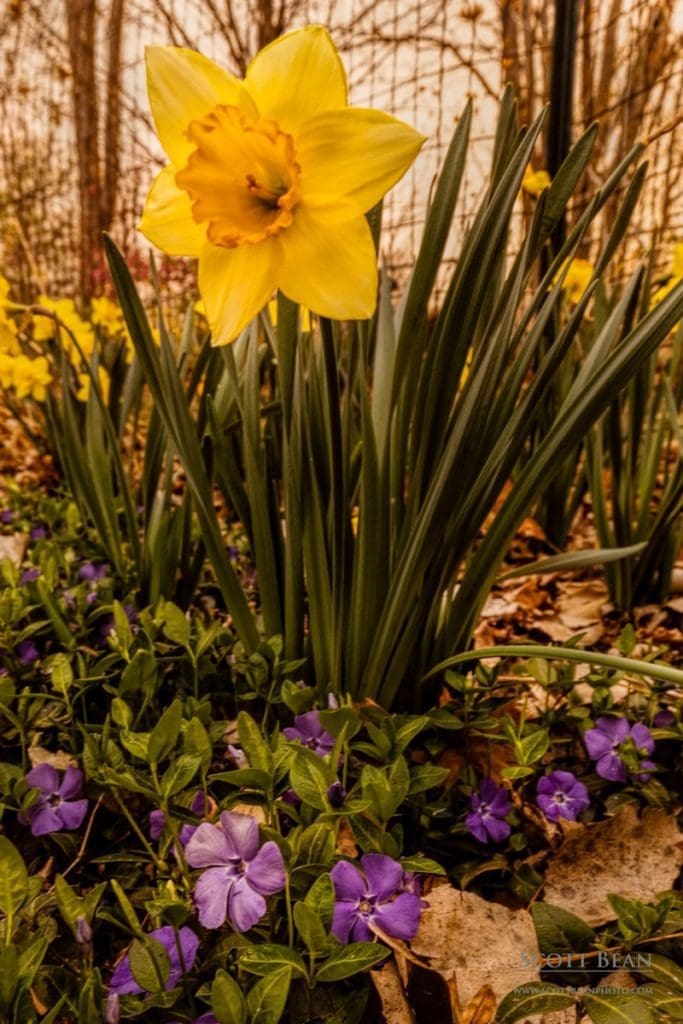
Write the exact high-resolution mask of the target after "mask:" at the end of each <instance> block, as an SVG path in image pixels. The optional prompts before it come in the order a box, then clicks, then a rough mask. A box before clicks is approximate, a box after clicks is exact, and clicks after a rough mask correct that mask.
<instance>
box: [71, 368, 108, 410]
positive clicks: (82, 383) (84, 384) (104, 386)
mask: <svg viewBox="0 0 683 1024" xmlns="http://www.w3.org/2000/svg"><path fill="white" fill-rule="evenodd" d="M97 381H98V383H99V385H100V391H101V392H102V398H103V399H104V402H105V404H106V403H107V402H108V401H109V387H110V384H111V379H110V377H109V374H108V373H107V371H106V370H105V368H104V367H103V366H98V367H97ZM91 383H92V381H91V380H90V374H89V373H79V374H78V391H77V392H76V398H77V399H78V401H79V402H87V401H88V398H89V397H90V385H91Z"/></svg>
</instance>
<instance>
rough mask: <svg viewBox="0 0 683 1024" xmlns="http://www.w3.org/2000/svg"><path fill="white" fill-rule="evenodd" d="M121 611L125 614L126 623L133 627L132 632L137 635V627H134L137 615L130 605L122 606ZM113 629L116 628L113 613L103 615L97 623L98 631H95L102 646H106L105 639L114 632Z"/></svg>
mask: <svg viewBox="0 0 683 1024" xmlns="http://www.w3.org/2000/svg"><path fill="white" fill-rule="evenodd" d="M123 610H124V612H125V613H126V618H127V619H128V621H129V622H130V624H131V626H132V627H133V632H134V633H137V631H138V629H139V627H138V626H137V625H136V623H137V620H138V617H137V614H136V613H135V609H134V608H133V606H132V605H130V604H124V606H123ZM115 628H116V623H115V620H114V614H113V612H112V613H110V614H108V615H104V616H103V617H102V618H101V619H100V623H99V626H98V629H97V635H98V637H99V639H100V642H101V643H102V644H104V645H105V646H106V640H107V637H108V636H109V634H110V633H113V632H114V629H115Z"/></svg>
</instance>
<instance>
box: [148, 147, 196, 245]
mask: <svg viewBox="0 0 683 1024" xmlns="http://www.w3.org/2000/svg"><path fill="white" fill-rule="evenodd" d="M175 175H176V169H175V167H174V166H173V164H168V165H167V166H166V167H164V169H163V171H162V172H161V174H159V175H157V177H156V178H155V179H154V182H153V184H152V187H151V189H150V192H149V195H148V196H147V202H146V203H145V209H144V210H143V213H142V220H141V221H140V224H139V225H138V228H139V230H140V231H141V232H142V233H143V235H144V236H145V238H148V239H149V240H150V242H151V243H152V244H153V245H156V246H157V248H158V249H161V250H162V252H165V253H167V254H168V255H169V256H199V253H200V250H201V248H202V245H203V244H204V242H205V240H206V224H197V223H195V221H194V220H193V219H192V208H191V205H190V197H189V196H188V194H187V192H183V190H182V189H180V188H178V186H177V185H176V183H175Z"/></svg>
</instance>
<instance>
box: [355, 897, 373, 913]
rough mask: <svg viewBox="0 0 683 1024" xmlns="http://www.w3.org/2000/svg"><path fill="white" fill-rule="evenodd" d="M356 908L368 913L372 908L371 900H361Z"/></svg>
mask: <svg viewBox="0 0 683 1024" xmlns="http://www.w3.org/2000/svg"><path fill="white" fill-rule="evenodd" d="M358 909H359V910H360V912H361V914H370V913H372V910H373V902H372V900H361V901H360V903H359V904H358Z"/></svg>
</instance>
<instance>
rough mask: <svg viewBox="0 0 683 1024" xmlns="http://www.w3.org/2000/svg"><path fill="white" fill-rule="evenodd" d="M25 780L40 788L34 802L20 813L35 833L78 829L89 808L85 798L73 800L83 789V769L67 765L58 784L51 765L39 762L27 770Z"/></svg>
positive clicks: (37, 834) (43, 833) (39, 834)
mask: <svg viewBox="0 0 683 1024" xmlns="http://www.w3.org/2000/svg"><path fill="white" fill-rule="evenodd" d="M26 782H27V783H28V785H29V786H31V788H35V789H38V790H40V794H39V796H38V800H37V802H36V803H35V804H33V806H32V807H29V809H28V810H27V811H26V812H25V813H24V814H22V815H21V816H20V820H21V821H22V822H23V823H24V824H30V826H31V832H32V833H33V835H34V836H44V835H47V834H48V833H49V832H61V831H62V829H66V830H68V831H73V829H76V828H78V826H79V825H80V824H81V822H82V821H83V818H84V817H85V815H86V813H87V811H88V801H87V800H86V799H75V798H76V797H79V796H80V794H81V792H82V790H83V772H81V771H79V769H78V768H73V767H69V768H67V769H66V771H65V772H64V778H63V779H62V781H61V783H60V781H59V775H58V774H57V770H56V769H55V768H53V767H52V765H50V764H39V765H37V766H36V767H35V768H32V769H31V771H30V772H28V774H27V775H26Z"/></svg>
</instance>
